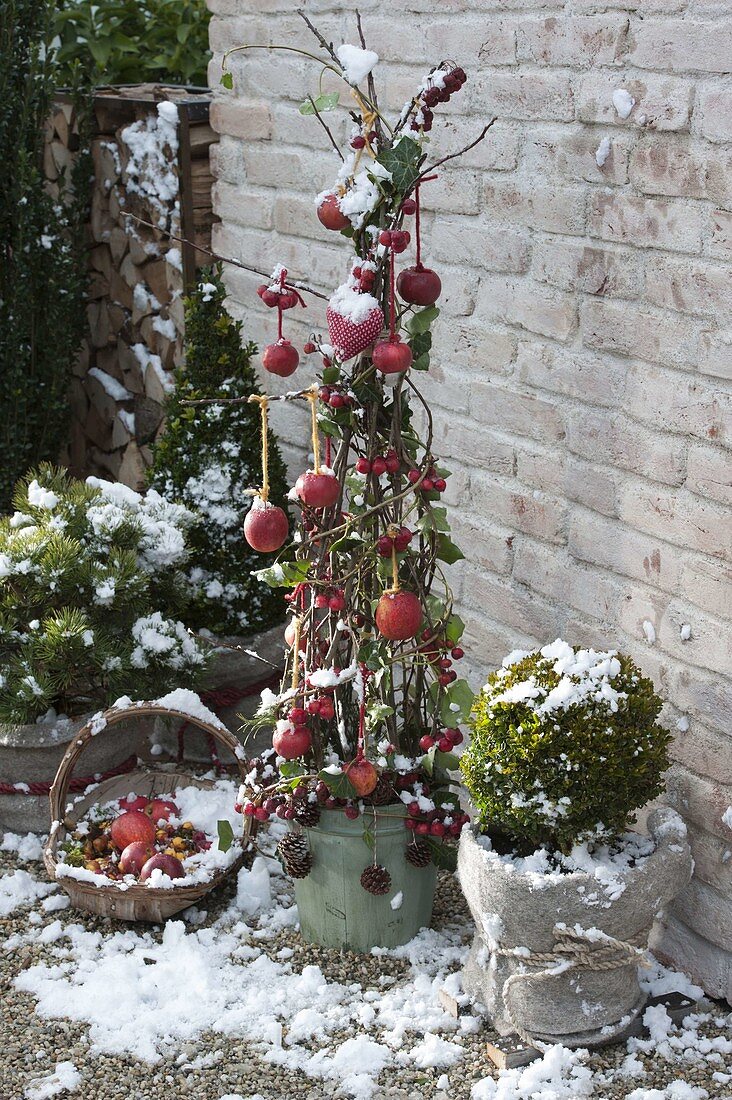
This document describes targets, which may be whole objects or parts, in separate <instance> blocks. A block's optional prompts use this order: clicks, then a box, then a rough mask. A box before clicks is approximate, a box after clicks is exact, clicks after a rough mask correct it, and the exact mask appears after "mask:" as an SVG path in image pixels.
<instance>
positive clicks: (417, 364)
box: [412, 352, 430, 370]
mask: <svg viewBox="0 0 732 1100" xmlns="http://www.w3.org/2000/svg"><path fill="white" fill-rule="evenodd" d="M429 369H430V357H429V355H427V353H426V352H425V354H424V355H420V357H419V359H413V360H412V370H429Z"/></svg>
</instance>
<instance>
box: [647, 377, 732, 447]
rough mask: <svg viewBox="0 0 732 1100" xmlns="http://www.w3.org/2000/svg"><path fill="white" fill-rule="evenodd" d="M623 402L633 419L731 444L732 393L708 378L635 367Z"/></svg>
mask: <svg viewBox="0 0 732 1100" xmlns="http://www.w3.org/2000/svg"><path fill="white" fill-rule="evenodd" d="M626 401H627V402H628V406H629V407H630V408H631V409H632V410H633V415H634V416H636V417H637V418H638V419H639V420H646V421H647V422H648V423H651V424H653V425H655V426H656V427H658V428H661V429H664V430H667V431H672V432H680V433H685V434H687V435H694V436H698V437H700V438H701V439H704V440H706V441H714V442H716V443H724V444H726V445H727V446H729V445H730V442H732V393H730V391H729V388H727V387H721V386H719V385H716V384H715V383H714V382H713V381H712V380H711V379H707V378H699V377H696V376H694V375H684V374H679V373H677V372H674V371H666V370H659V369H654V368H651V367H635V366H634V367H632V368H631V369H630V371H629V374H628V385H627V389H626Z"/></svg>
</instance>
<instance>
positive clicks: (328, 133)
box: [308, 95, 344, 160]
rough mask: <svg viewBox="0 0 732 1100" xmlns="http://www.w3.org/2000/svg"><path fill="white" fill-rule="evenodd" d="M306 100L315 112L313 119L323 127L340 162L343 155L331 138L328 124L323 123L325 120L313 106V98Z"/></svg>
mask: <svg viewBox="0 0 732 1100" xmlns="http://www.w3.org/2000/svg"><path fill="white" fill-rule="evenodd" d="M308 99H309V100H310V102H311V104H312V107H313V111H314V112H315V117H316V118H317V120H318V122H319V123H320V125H321V126H322V127H323V129H324V130H325V132H326V134H327V135H328V138H329V139H330V143H331V145H332V146H333V148H334V149H335V151H336V153H337V154H338V156H339V157H340V158H341V160H343V159H344V157H343V153H342V152H341V151H340V149H339V147H338V142H337V141H336V139H335V138H334V137H333V135H332V133H331V132H330V127H329V126H328V123H327V122H326V121H325V119H324V118H323V116H322V115H321V113H320V111H319V110H318V108H317V107H316V106H315V100H314V99H313V97H312V96H311V95H309V96H308Z"/></svg>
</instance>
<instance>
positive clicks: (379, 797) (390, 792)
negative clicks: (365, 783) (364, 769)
mask: <svg viewBox="0 0 732 1100" xmlns="http://www.w3.org/2000/svg"><path fill="white" fill-rule="evenodd" d="M395 799H396V792H395V791H394V776H393V774H392V773H391V772H381V773H380V775H379V778H378V779H377V780H376V786H375V787H374V789H373V791H372V792H371V801H372V802H373V804H374V806H386V805H387V804H388V803H389V802H394V800H395Z"/></svg>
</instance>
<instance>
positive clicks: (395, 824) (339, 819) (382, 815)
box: [303, 802, 407, 840]
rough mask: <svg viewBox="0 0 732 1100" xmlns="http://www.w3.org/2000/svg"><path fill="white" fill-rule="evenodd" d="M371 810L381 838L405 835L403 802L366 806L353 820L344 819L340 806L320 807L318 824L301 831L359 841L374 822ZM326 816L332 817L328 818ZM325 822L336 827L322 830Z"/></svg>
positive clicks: (405, 810) (404, 808) (405, 812)
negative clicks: (397, 834)
mask: <svg viewBox="0 0 732 1100" xmlns="http://www.w3.org/2000/svg"><path fill="white" fill-rule="evenodd" d="M372 810H375V811H376V829H377V831H378V833H379V834H380V835H381V836H388V835H389V834H391V833H398V832H401V833H405V834H406V829H405V828H404V819H405V818H406V816H407V807H406V806H405V805H404V803H403V802H399V803H396V802H392V803H389V804H388V805H386V806H374V807H371V806H368V807H367V808H366V810H365V811H364V812H363V813H361V814H359V815H358V817H356V818H354V819H353V820H351V819H350V818H347V817H346V815H345V814H344V812H343V807H342V806H334V807H333V808H332V809H327V808H326V807H321V809H320V820H319V821H318V823H317V824H316V825H306V826H303V831H304V832H305V833H308V832H310V831H311V830H313V829H317V830H319V831H320V832H321V833H326V834H328V835H329V836H349V837H353V838H354V839H358V840H361V838H362V836H363V832H364V828H366V827H368V826H369V825H370V824H371V823H372V822H373V820H374V814H373V813H372V812H371V811H372ZM381 811H386V812H381ZM326 815H332V816H331V817H328V816H326ZM325 822H327V823H328V825H329V826H336V827H335V828H333V827H328V828H323V825H324V824H325ZM338 826H340V827H338Z"/></svg>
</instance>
